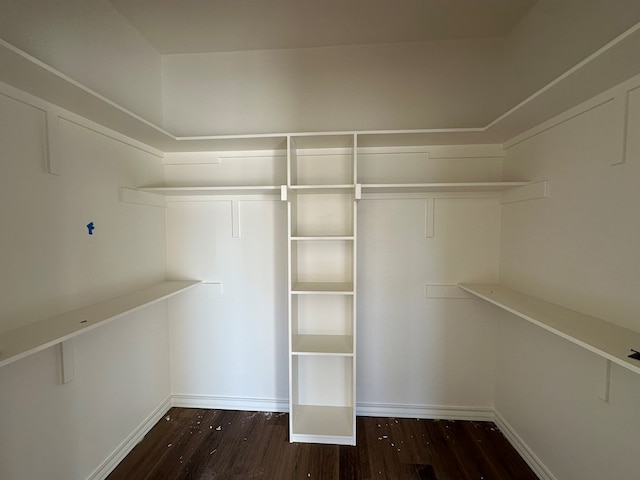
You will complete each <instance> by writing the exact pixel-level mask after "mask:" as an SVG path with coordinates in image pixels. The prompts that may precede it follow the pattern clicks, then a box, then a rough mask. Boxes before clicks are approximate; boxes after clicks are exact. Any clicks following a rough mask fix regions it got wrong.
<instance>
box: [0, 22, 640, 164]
mask: <svg viewBox="0 0 640 480" xmlns="http://www.w3.org/2000/svg"><path fill="white" fill-rule="evenodd" d="M638 45H640V34H639V33H638V28H637V26H636V25H634V26H632V27H631V28H629V29H628V30H627V31H625V32H623V33H622V34H620V35H619V36H618V37H616V38H615V39H613V40H611V41H610V42H609V43H607V44H606V45H604V46H603V47H602V48H600V49H599V50H597V51H596V52H595V53H594V54H592V55H590V56H588V57H587V58H585V59H584V60H583V61H581V62H580V63H578V64H577V65H575V66H574V67H572V68H571V69H569V70H567V71H566V72H564V73H563V74H561V75H560V76H558V77H557V78H555V79H554V80H552V81H551V82H550V83H548V84H547V85H545V86H543V87H542V88H541V89H540V90H538V91H536V92H532V94H531V95H530V96H529V97H527V98H526V99H524V100H523V101H522V102H520V103H519V104H517V105H515V106H514V107H513V108H512V109H510V110H509V111H507V112H505V113H504V114H503V115H501V116H500V117H498V118H496V119H495V120H493V121H491V122H489V123H488V124H486V125H478V126H476V127H472V128H466V127H463V128H427V129H414V130H381V131H378V130H373V131H369V130H360V131H351V132H324V133H322V134H318V133H303V132H297V133H295V132H293V133H290V134H286V133H262V134H255V135H254V134H246V133H240V134H238V135H210V136H193V137H190V136H183V137H178V136H176V135H174V134H172V133H170V132H167V131H165V130H164V129H163V128H161V127H159V126H158V125H155V124H153V123H152V122H150V121H148V120H146V119H145V118H142V117H141V116H139V115H137V114H136V113H134V112H131V111H130V110H128V109H126V108H124V107H123V106H121V105H118V104H117V103H115V102H114V101H112V100H110V99H108V98H106V97H104V96H103V95H101V94H99V93H98V92H95V91H93V90H91V89H90V88H88V87H87V86H85V85H83V84H81V83H80V82H78V81H76V80H74V79H72V78H70V77H69V76H67V75H65V74H64V73H62V72H60V71H58V70H56V69H55V68H53V67H51V66H50V65H47V64H45V63H44V62H42V61H40V60H38V59H37V58H35V57H33V56H32V55H29V54H28V53H26V52H24V51H22V50H20V49H19V48H17V47H15V46H14V45H12V44H10V43H9V42H7V41H5V40H2V39H0V66H1V67H2V68H0V82H5V83H7V84H9V85H13V86H14V87H16V88H18V89H20V90H23V91H26V92H28V93H30V94H32V95H35V96H36V97H39V98H41V99H43V100H45V101H47V102H50V103H52V104H54V105H58V106H60V107H62V108H64V109H67V110H69V111H71V112H74V113H76V114H78V115H81V116H83V117H85V118H88V119H90V120H93V121H95V122H97V123H99V124H101V125H103V126H105V127H108V128H111V129H113V130H115V131H117V132H120V133H122V134H124V135H126V136H128V137H131V138H134V139H136V140H138V141H141V142H143V143H145V144H146V145H149V146H152V147H154V148H157V149H159V150H161V151H163V152H174V151H177V152H185V151H216V150H253V149H257V150H268V149H274V148H281V146H282V144H283V143H284V142H285V141H286V138H287V135H291V136H292V137H295V138H296V140H298V141H299V142H305V143H308V141H307V140H306V139H304V138H302V137H315V136H318V138H320V139H322V137H328V138H330V139H331V140H332V141H333V138H335V137H344V138H346V139H348V138H349V135H351V134H357V135H358V136H359V138H358V145H359V146H362V147H369V146H398V145H451V144H478V143H503V142H504V141H505V140H507V139H509V138H513V137H515V136H516V135H518V134H519V133H522V132H524V131H527V130H528V129H530V128H532V127H534V126H536V125H539V124H540V123H542V122H544V121H545V120H548V119H549V118H552V117H553V116H555V115H557V114H559V113H561V112H563V111H566V110H568V109H569V108H571V107H572V106H575V105H577V104H579V103H580V102H582V101H585V100H587V99H588V98H591V97H593V96H594V95H596V94H598V93H600V92H602V91H604V90H606V89H608V88H611V87H613V86H614V85H617V84H619V83H621V82H622V81H624V80H626V79H628V78H630V77H631V76H633V75H635V74H637V72H638V60H636V57H637V55H636V56H634V53H635V52H636V51H637V50H638ZM632 59H633V60H635V61H631V60H632ZM612 66H615V67H616V68H612ZM594 79H597V81H594ZM312 145H313V143H312Z"/></svg>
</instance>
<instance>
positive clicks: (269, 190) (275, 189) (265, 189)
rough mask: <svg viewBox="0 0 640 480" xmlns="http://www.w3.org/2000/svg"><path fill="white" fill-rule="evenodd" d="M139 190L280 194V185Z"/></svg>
mask: <svg viewBox="0 0 640 480" xmlns="http://www.w3.org/2000/svg"><path fill="white" fill-rule="evenodd" d="M137 190H139V191H141V192H147V193H157V194H159V195H168V196H170V195H256V194H271V195H279V194H280V185H239V186H207V187H143V188H138V189H137Z"/></svg>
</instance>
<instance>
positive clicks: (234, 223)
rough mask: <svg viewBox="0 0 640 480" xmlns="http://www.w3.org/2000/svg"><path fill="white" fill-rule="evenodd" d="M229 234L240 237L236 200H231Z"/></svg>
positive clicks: (238, 211)
mask: <svg viewBox="0 0 640 480" xmlns="http://www.w3.org/2000/svg"><path fill="white" fill-rule="evenodd" d="M231 235H232V236H233V238H240V205H239V202H238V200H231Z"/></svg>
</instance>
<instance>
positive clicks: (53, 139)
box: [45, 109, 62, 175]
mask: <svg viewBox="0 0 640 480" xmlns="http://www.w3.org/2000/svg"><path fill="white" fill-rule="evenodd" d="M45 113H46V124H47V130H46V145H47V171H48V172H49V174H50V175H62V160H61V158H60V132H59V129H58V119H59V117H58V114H57V112H55V111H54V110H53V109H47V110H46V112H45Z"/></svg>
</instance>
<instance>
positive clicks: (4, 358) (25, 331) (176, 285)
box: [0, 281, 200, 367]
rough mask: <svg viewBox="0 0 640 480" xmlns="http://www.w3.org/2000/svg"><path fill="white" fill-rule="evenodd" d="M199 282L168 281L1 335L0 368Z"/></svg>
mask: <svg viewBox="0 0 640 480" xmlns="http://www.w3.org/2000/svg"><path fill="white" fill-rule="evenodd" d="M199 283H200V282H199V281H166V282H163V283H159V284H157V285H154V286H152V287H148V288H145V289H143V290H138V291H135V292H132V293H128V294H125V295H121V296H119V297H116V298H112V299H110V300H106V301H104V302H100V303H96V304H93V305H89V306H86V307H82V308H78V309H76V310H72V311H70V312H66V313H62V314H60V315H56V316H54V317H50V318H47V319H44V320H40V321H38V322H35V323H31V324H29V325H25V326H24V327H19V328H16V329H14V330H10V331H8V332H5V333H2V334H0V367H2V366H4V365H8V364H9V363H12V362H14V361H16V360H19V359H21V358H24V357H26V356H28V355H31V354H32V353H36V352H39V351H40V350H44V349H45V348H48V347H51V346H53V345H56V344H58V343H62V342H64V341H65V340H69V339H70V338H73V337H75V336H77V335H80V334H81V333H84V332H86V331H88V330H92V329H94V328H96V327H99V326H101V325H104V324H105V323H107V322H109V321H111V320H115V319H116V318H119V317H122V316H123V315H126V314H128V313H131V312H134V311H136V310H139V309H141V308H143V307H145V306H147V305H151V304H152V303H156V302H159V301H161V300H165V299H167V298H169V297H171V296H173V295H176V294H178V293H180V292H184V291H185V290H188V289H190V288H192V287H194V286H196V285H198V284H199Z"/></svg>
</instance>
